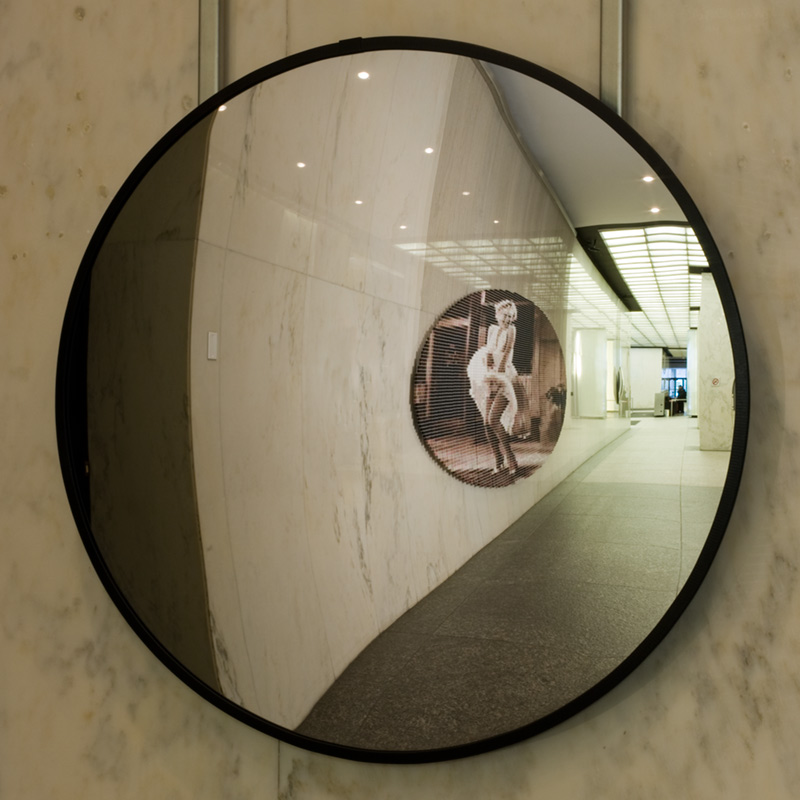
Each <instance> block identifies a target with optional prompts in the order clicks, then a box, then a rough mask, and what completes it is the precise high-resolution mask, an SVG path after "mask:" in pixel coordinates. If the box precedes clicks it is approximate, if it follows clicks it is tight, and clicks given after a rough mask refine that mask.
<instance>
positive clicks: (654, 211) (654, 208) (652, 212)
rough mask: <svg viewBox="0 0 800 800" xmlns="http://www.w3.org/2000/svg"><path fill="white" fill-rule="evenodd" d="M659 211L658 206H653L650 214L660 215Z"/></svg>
mask: <svg viewBox="0 0 800 800" xmlns="http://www.w3.org/2000/svg"><path fill="white" fill-rule="evenodd" d="M660 211H661V209H660V208H659V207H658V206H653V207H652V208H651V209H650V213H651V214H658V213H660Z"/></svg>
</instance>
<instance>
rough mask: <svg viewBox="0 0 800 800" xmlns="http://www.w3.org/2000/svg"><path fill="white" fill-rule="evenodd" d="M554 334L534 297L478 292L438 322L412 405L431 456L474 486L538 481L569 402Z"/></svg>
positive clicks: (423, 353) (424, 351)
mask: <svg viewBox="0 0 800 800" xmlns="http://www.w3.org/2000/svg"><path fill="white" fill-rule="evenodd" d="M566 395H567V391H566V370H565V366H564V354H563V352H562V350H561V344H560V343H559V340H558V336H557V335H556V332H555V329H554V328H553V326H552V325H551V324H550V321H549V320H548V319H547V317H546V316H545V314H544V312H543V311H542V310H541V308H539V307H538V306H536V305H535V304H534V303H533V302H532V301H531V300H528V299H527V298H525V297H523V296H522V295H519V294H516V293H515V292H508V291H502V290H491V289H487V290H484V291H480V292H473V293H472V294H468V295H466V296H465V297H462V298H461V299H460V300H458V301H456V302H455V303H453V305H451V306H450V307H449V308H448V309H447V310H446V311H445V312H444V313H443V314H442V315H441V316H440V317H439V318H438V319H437V320H436V322H435V323H434V324H433V326H432V327H431V329H430V330H429V331H428V333H427V335H426V336H425V339H424V341H423V343H422V347H421V348H420V351H419V355H418V356H417V362H416V365H415V368H414V376H413V381H412V392H411V407H412V413H413V415H414V424H415V425H416V429H417V433H418V434H419V437H420V439H421V440H422V443H423V444H424V445H425V447H426V449H427V450H428V452H429V453H430V454H431V456H432V457H433V459H434V460H435V461H436V463H437V464H439V465H440V466H441V467H442V468H443V469H445V470H446V471H447V472H449V473H450V474H451V475H453V476H454V477H456V478H458V480H460V481H463V482H464V483H468V484H470V485H472V486H483V487H498V486H509V485H511V484H513V483H516V482H517V481H519V480H522V479H523V478H527V477H528V476H530V475H532V474H533V473H534V472H535V471H536V470H537V469H539V467H541V466H542V464H543V463H544V462H545V460H546V459H547V457H548V456H549V455H550V453H552V452H553V448H554V447H555V445H556V442H557V441H558V437H559V435H560V433H561V427H562V425H563V423H564V409H565V406H566Z"/></svg>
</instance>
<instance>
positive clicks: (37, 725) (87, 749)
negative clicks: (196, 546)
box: [0, 0, 800, 800]
mask: <svg viewBox="0 0 800 800" xmlns="http://www.w3.org/2000/svg"><path fill="white" fill-rule="evenodd" d="M630 6H631V8H630V28H629V39H628V44H629V52H628V88H629V102H628V106H627V108H628V111H627V114H628V118H629V121H631V122H632V123H633V125H634V126H635V127H636V128H637V129H638V130H639V131H640V132H641V133H642V134H643V135H644V136H645V138H646V139H648V140H649V141H650V142H651V143H652V144H653V145H654V146H655V147H656V149H658V150H659V151H660V152H661V153H662V155H663V156H664V157H665V158H666V160H667V161H668V163H669V164H670V165H671V167H672V168H673V169H674V170H675V172H676V173H677V175H678V177H679V178H680V179H681V180H682V181H683V182H684V184H685V185H686V187H687V189H688V190H689V192H690V193H691V194H692V196H693V197H694V199H695V200H696V202H697V204H698V205H699V207H700V209H701V210H702V212H703V214H704V216H705V218H706V220H707V222H708V223H709V226H710V228H711V232H712V234H713V235H714V236H715V238H716V240H717V243H718V245H719V247H720V250H721V252H722V256H723V258H724V260H725V263H726V266H727V269H728V271H729V274H730V276H731V281H732V284H733V288H734V291H735V293H736V296H737V298H738V302H739V305H740V309H741V313H742V317H743V322H744V326H745V331H746V333H747V337H748V347H749V353H750V363H751V369H752V380H753V414H752V422H751V432H750V442H749V447H748V455H747V463H746V465H745V470H744V475H743V481H742V487H741V491H740V494H739V497H738V500H737V503H736V507H735V509H734V516H733V520H732V522H731V525H730V526H729V529H728V532H727V534H726V537H725V541H724V542H723V544H722V547H721V550H720V552H719V554H718V556H717V558H716V560H715V562H714V564H713V566H712V569H711V572H710V574H709V576H708V578H707V579H706V581H705V582H704V584H703V586H702V588H701V589H700V591H699V593H698V595H697V597H696V598H695V599H694V601H693V603H692V605H691V606H690V608H689V609H688V611H687V613H686V614H685V615H684V617H683V618H682V619H681V620H680V621H679V623H678V624H677V626H676V627H675V628H674V630H673V631H672V632H671V633H670V634H669V636H668V637H667V638H666V640H665V641H664V642H663V643H662V644H661V645H660V646H659V647H658V648H657V650H656V651H655V652H654V653H653V654H652V655H651V656H650V657H649V658H648V660H647V661H646V662H645V663H644V664H643V665H642V666H641V667H640V668H639V669H638V670H637V671H636V672H635V673H634V674H633V675H632V676H631V677H630V678H628V679H627V680H626V681H625V682H624V683H623V684H622V685H620V686H619V687H618V688H617V689H616V690H614V691H613V692H612V693H610V694H609V695H607V696H606V697H605V698H604V699H602V700H601V701H599V702H598V703H596V704H595V705H593V706H592V707H591V708H589V709H587V710H586V711H584V712H583V713H581V714H580V715H578V716H577V717H575V718H573V719H572V720H570V721H569V722H567V723H565V724H562V725H561V726H559V727H558V728H555V729H553V730H552V731H550V732H549V733H547V734H545V735H543V736H540V737H539V738H537V739H535V740H532V741H529V742H525V743H522V744H520V745H517V746H515V747H512V748H508V749H506V750H503V751H498V752H496V753H493V754H488V755H484V756H481V757H476V758H472V759H467V760H463V761H460V762H453V763H443V764H434V765H426V766H394V767H387V766H383V765H366V764H358V763H351V762H345V761H340V760H337V759H334V758H329V757H325V756H321V755H314V754H309V753H305V752H303V751H300V750H297V749H295V748H293V747H289V746H285V745H279V744H278V743H277V742H275V741H273V740H271V739H269V738H268V737H265V736H263V735H261V734H259V733H257V732H256V731H253V730H251V729H249V728H247V727H245V726H244V725H242V724H240V723H238V722H236V721H235V720H233V719H230V718H228V717H227V716H225V715H224V714H222V713H221V712H219V711H217V710H216V709H214V708H213V707H211V706H209V705H208V704H206V703H205V702H204V701H203V700H201V699H200V698H199V697H197V696H195V695H194V694H193V693H192V692H191V691H189V690H188V689H187V688H185V687H184V686H183V685H182V684H180V683H179V682H178V681H177V680H176V679H175V678H174V676H172V675H171V674H170V673H168V672H167V670H166V669H164V668H163V667H162V666H161V665H160V663H159V662H158V661H157V660H156V659H155V658H154V657H153V656H152V655H151V654H150V653H149V652H148V651H147V650H146V649H145V648H144V646H143V645H142V644H141V643H140V642H139V640H138V639H137V638H136V637H135V636H134V635H133V634H132V633H131V631H130V630H129V629H128V628H127V626H126V625H125V623H124V622H123V620H122V618H121V616H120V615H119V613H118V612H117V611H116V609H115V608H114V607H113V605H112V604H111V602H110V600H109V599H108V597H107V596H106V594H105V592H104V591H103V589H102V587H101V585H100V583H99V581H98V579H97V577H96V575H95V574H94V572H93V570H92V568H91V566H90V564H89V562H88V559H87V557H86V555H85V553H84V551H83V548H82V545H81V543H80V541H79V539H78V536H77V533H76V530H75V525H74V523H73V521H72V518H71V515H70V512H69V507H68V504H67V501H66V498H65V496H64V491H63V487H62V483H61V479H60V471H59V466H58V460H57V452H56V442H55V432H54V424H53V389H54V375H55V363H56V353H57V346H58V336H59V330H60V324H61V319H62V314H63V309H64V307H65V304H66V299H67V296H68V292H69V288H70V285H71V283H72V280H73V278H74V275H75V271H76V268H77V264H78V263H79V261H80V257H81V254H82V252H83V250H84V248H85V247H86V244H87V242H88V239H89V236H90V234H91V231H92V230H93V228H94V227H95V225H96V224H97V222H98V220H99V218H100V215H101V214H102V212H103V210H104V209H105V208H106V206H107V204H108V202H109V199H110V197H111V196H113V193H114V192H115V191H116V189H117V188H118V187H119V185H120V183H121V182H122V180H123V179H124V177H125V176H126V175H127V174H128V172H129V171H130V170H131V168H132V167H133V166H134V164H135V163H136V161H137V159H138V158H139V157H140V156H141V155H142V154H143V153H144V152H145V151H146V150H147V148H148V147H149V146H150V145H151V144H152V142H154V141H155V140H156V139H157V138H158V136H160V135H161V134H162V133H163V132H164V131H165V130H166V129H167V128H168V127H169V126H170V125H172V124H173V123H174V122H176V121H177V120H178V119H179V118H180V117H181V115H182V114H184V113H185V112H186V111H187V110H188V109H189V108H190V107H192V105H193V104H194V102H195V92H196V90H195V85H196V77H195V75H196V55H195V48H196V11H197V9H196V3H194V2H188V0H177V1H176V2H173V3H169V4H164V3H155V2H147V0H142V2H139V3H131V2H116V3H112V2H110V0H86V1H85V2H84V3H83V4H82V5H80V6H71V5H70V6H65V5H64V4H62V3H57V2H55V0H42V2H38V3H35V4H33V3H26V4H23V3H6V4H5V5H4V6H3V33H2V34H1V35H2V40H3V45H4V46H3V48H2V56H0V103H1V104H2V108H3V112H4V113H3V115H2V116H1V117H0V126H1V127H2V136H0V141H2V142H3V146H2V148H1V149H0V226H1V227H2V236H0V241H1V242H2V247H0V258H2V260H3V269H2V270H0V320H2V328H3V331H4V333H5V342H6V346H5V347H4V348H3V351H2V353H1V354H0V370H2V375H3V379H2V389H0V403H2V409H3V418H4V427H3V436H4V452H5V453H6V454H7V457H6V459H4V461H3V464H2V466H0V476H1V477H2V485H3V486H4V493H3V500H2V510H1V511H0V514H1V515H2V526H0V530H1V531H2V534H1V541H2V553H3V557H2V559H0V600H2V602H1V603H0V608H1V609H2V610H1V611H0V618H1V619H2V626H0V636H2V647H0V653H2V655H1V656H0V663H1V664H2V669H1V670H0V675H2V681H1V682H0V686H1V688H0V754H1V755H2V763H3V770H2V772H0V795H2V796H3V797H14V798H23V797H37V798H38V797H54V798H56V797H58V798H61V797H63V798H72V797H76V796H81V797H86V798H101V797H109V796H113V797H117V798H128V797H130V798H134V797H136V798H139V797H141V796H144V795H146V796H148V797H153V798H162V797H163V798H166V797H170V798H175V797H177V798H220V797H231V798H233V797H238V798H251V797H252V798H278V797H281V798H285V799H287V800H288V798H302V799H303V800H310V799H311V798H362V797H363V798H374V797H387V798H388V797H415V798H428V797H429V798H450V797H452V798H455V797H459V798H463V797H487V796H492V797H507V798H528V797H534V796H544V797H552V798H576V797H592V798H597V797H602V798H639V797H642V796H647V797H650V798H654V799H655V800H658V799H659V798H673V797H676V796H685V797H703V798H723V797H724V798H742V799H744V798H751V797H754V796H759V797H767V798H770V800H788V799H789V798H793V797H796V796H797V794H798V792H800V770H799V769H798V767H797V761H796V752H797V749H798V746H799V745H800V722H799V720H800V693H799V692H798V686H797V684H798V678H797V668H796V662H797V651H798V648H800V621H799V620H800V615H798V602H800V601H799V600H798V598H800V582H799V581H800V579H799V578H798V569H797V568H798V563H800V545H798V541H797V536H796V519H797V518H798V515H800V495H799V494H798V493H797V491H796V486H795V483H796V480H797V475H798V470H799V469H800V362H798V355H797V348H796V346H795V341H796V339H797V322H796V314H797V308H798V299H799V298H798V286H800V284H798V281H797V280H796V276H795V274H794V273H795V271H796V261H797V258H796V254H797V242H796V237H797V234H796V225H795V223H794V220H795V219H796V217H797V215H798V212H799V211H800V188H798V187H799V186H800V184H798V181H797V170H798V168H799V167H798V164H797V156H796V153H797V151H798V147H800V142H798V132H797V130H796V124H795V120H796V119H797V118H798V110H799V109H798V90H797V86H796V82H797V79H798V76H800V63H798V62H799V61H800V51H798V48H797V36H798V31H800V12H799V11H798V9H797V6H796V3H794V2H790V0H765V1H764V2H761V3H758V4H753V3H752V2H750V0H706V1H705V2H703V3H693V2H688V0H675V2H671V3H664V2H660V0H637V1H636V2H632V3H630ZM227 14H228V16H229V24H230V35H231V52H230V58H229V63H228V72H229V74H230V77H236V76H238V75H239V74H241V73H242V72H244V71H247V70H249V69H251V68H254V67H256V66H258V65H259V64H260V63H262V62H264V61H269V60H272V59H275V58H278V57H280V56H283V55H284V54H286V53H287V52H296V51H298V50H301V49H304V48H306V47H308V46H312V45H316V44H321V43H324V42H328V41H334V40H337V39H340V38H348V37H352V36H359V35H360V36H368V35H378V34H389V33H411V34H418V35H428V36H441V37H446V38H455V39H465V40H472V41H476V42H478V43H480V44H484V45H488V46H494V47H498V48H500V49H504V50H508V51H510V52H512V53H514V54H516V55H520V56H522V57H526V58H529V59H531V60H534V61H538V62H541V63H542V64H543V65H545V66H547V67H550V68H551V69H554V70H556V71H558V72H561V73H563V74H564V75H566V76H567V77H568V78H571V79H573V80H575V81H576V82H577V83H579V84H580V85H581V86H583V87H585V88H587V89H589V90H591V91H596V90H597V87H598V66H597V65H598V64H599V45H598V42H599V6H598V3H596V2H595V1H594V0H591V2H590V0H561V1H560V2H555V1H554V0H537V1H536V2H529V1H528V0H502V2H498V3H494V4H488V3H473V2H469V3H464V2H463V0H459V2H456V0H435V1H432V0H424V1H423V0H408V2H404V3H402V4H398V3H394V2H390V0H373V2H370V3H368V4H364V3H361V2H358V1H357V0H342V2H339V3H336V4H332V5H330V6H328V5H326V4H321V3H319V2H313V1H312V0H289V1H288V2H287V3H274V2H269V3H263V2H259V3H256V2H254V0H235V1H234V2H231V3H230V4H229V8H228V11H227Z"/></svg>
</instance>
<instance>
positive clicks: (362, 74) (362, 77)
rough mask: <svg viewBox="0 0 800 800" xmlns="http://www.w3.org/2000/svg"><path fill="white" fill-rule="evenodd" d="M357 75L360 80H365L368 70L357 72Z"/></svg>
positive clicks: (367, 76)
mask: <svg viewBox="0 0 800 800" xmlns="http://www.w3.org/2000/svg"><path fill="white" fill-rule="evenodd" d="M358 77H359V78H361V80H362V81H365V80H367V78H369V72H359V73H358Z"/></svg>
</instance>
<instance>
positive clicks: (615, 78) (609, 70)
mask: <svg viewBox="0 0 800 800" xmlns="http://www.w3.org/2000/svg"><path fill="white" fill-rule="evenodd" d="M625 11H626V0H600V99H601V100H602V101H603V102H604V103H605V104H606V105H607V106H609V107H610V108H613V109H614V111H616V112H617V114H619V115H620V116H623V112H624V110H625V108H624V106H625V103H624V95H625V71H624V67H625Z"/></svg>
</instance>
